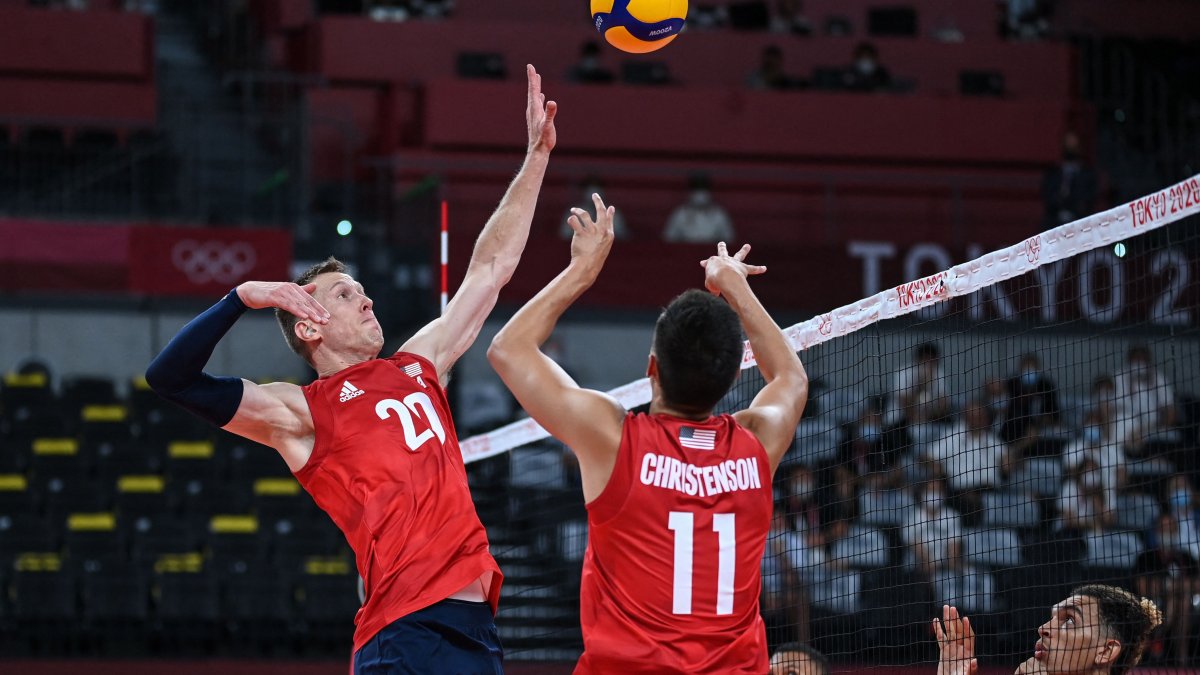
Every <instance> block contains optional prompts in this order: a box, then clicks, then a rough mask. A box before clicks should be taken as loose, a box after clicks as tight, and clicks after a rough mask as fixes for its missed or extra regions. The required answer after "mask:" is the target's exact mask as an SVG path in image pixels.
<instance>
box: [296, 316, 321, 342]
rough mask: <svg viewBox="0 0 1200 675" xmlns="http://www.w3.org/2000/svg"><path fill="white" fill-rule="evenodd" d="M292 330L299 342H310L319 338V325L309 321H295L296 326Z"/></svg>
mask: <svg viewBox="0 0 1200 675" xmlns="http://www.w3.org/2000/svg"><path fill="white" fill-rule="evenodd" d="M292 330H294V331H295V332H296V337H298V338H300V341H301V342H309V343H312V342H316V341H317V340H319V339H321V329H320V327H319V326H317V325H316V324H314V323H312V322H310V321H297V322H296V327H295V328H293V329H292Z"/></svg>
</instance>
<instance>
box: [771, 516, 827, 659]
mask: <svg viewBox="0 0 1200 675" xmlns="http://www.w3.org/2000/svg"><path fill="white" fill-rule="evenodd" d="M794 522H795V519H794V518H793V514H792V513H790V507H789V503H788V500H786V499H780V500H776V501H775V512H774V517H773V518H772V520H771V529H770V531H769V532H768V534H767V545H766V548H765V550H764V551H763V559H762V601H761V605H762V612H763V619H764V622H765V623H766V624H767V631H768V633H769V634H772V635H778V634H781V633H784V634H787V635H786V638H785V639H808V622H809V597H810V595H809V592H808V587H809V585H810V584H811V583H813V580H814V578H815V575H816V574H818V572H819V570H820V569H821V568H822V567H823V566H824V564H825V562H826V560H825V542H824V539H823V538H822V536H821V531H820V528H817V529H815V530H814V531H809V532H798V531H797V530H795V529H794V528H793V527H792V525H793V523H794Z"/></svg>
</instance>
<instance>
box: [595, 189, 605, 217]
mask: <svg viewBox="0 0 1200 675" xmlns="http://www.w3.org/2000/svg"><path fill="white" fill-rule="evenodd" d="M592 203H593V204H595V205H596V213H604V212H605V211H607V210H608V207H607V206H605V205H604V199H603V198H601V197H600V193H599V192H593V193H592Z"/></svg>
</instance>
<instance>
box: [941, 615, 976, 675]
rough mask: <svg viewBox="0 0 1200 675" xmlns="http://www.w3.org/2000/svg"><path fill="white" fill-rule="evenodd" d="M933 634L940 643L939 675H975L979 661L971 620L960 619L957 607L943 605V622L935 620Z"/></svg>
mask: <svg viewBox="0 0 1200 675" xmlns="http://www.w3.org/2000/svg"><path fill="white" fill-rule="evenodd" d="M933 634H934V636H935V637H937V641H938V667H937V675H975V673H976V672H977V671H978V670H979V661H978V660H976V658H975V630H974V629H972V628H971V620H970V619H968V618H967V617H965V616H963V617H960V616H959V614H958V608H957V607H953V606H951V605H942V618H941V620H940V621H939V620H938V619H936V618H935V619H934V620H933Z"/></svg>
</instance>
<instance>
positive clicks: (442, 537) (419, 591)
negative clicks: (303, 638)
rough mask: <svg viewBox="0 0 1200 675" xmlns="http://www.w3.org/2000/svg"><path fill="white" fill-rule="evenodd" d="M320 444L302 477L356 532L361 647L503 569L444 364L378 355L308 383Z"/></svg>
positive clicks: (496, 589)
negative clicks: (461, 441)
mask: <svg viewBox="0 0 1200 675" xmlns="http://www.w3.org/2000/svg"><path fill="white" fill-rule="evenodd" d="M304 397H305V399H307V401H308V409H309V411H310V412H311V413H312V418H313V427H314V429H315V431H316V439H315V441H314V443H313V451H312V456H310V457H309V459H308V463H307V464H305V465H304V467H303V468H302V469H300V471H298V472H296V479H297V480H299V481H300V484H301V485H303V486H304V489H305V490H308V492H309V493H310V494H311V495H312V496H313V499H314V500H315V501H316V503H317V505H318V506H320V507H321V508H322V509H323V510H324V511H325V512H326V513H328V514H329V516H330V517H331V518H333V522H335V523H337V526H338V527H339V528H340V529H341V530H342V532H343V533H344V534H345V535H346V540H347V541H349V542H350V547H351V548H352V549H354V556H355V559H356V561H357V564H358V573H359V575H361V576H362V578H363V584H364V585H365V588H366V598H367V599H366V602H365V603H363V606H362V608H361V609H359V610H358V615H357V616H355V617H354V623H355V626H356V628H355V631H354V650H355V651H358V649H360V648H361V647H362V646H363V645H364V644H366V643H367V641H369V640H370V639H371V638H372V637H373V636H374V635H375V634H376V633H378V632H379V631H380V629H382V628H383V627H384V626H387V625H388V624H389V623H391V622H393V621H395V620H396V619H399V618H400V617H402V616H405V615H406V614H410V613H412V612H415V611H417V610H419V609H422V608H424V607H428V606H429V605H432V604H434V603H436V602H440V601H442V600H444V599H446V598H447V597H448V596H450V595H451V594H453V593H455V592H457V591H459V590H461V589H462V588H464V587H465V586H467V585H468V584H470V583H471V582H472V581H473V580H475V579H478V578H479V577H480V575H482V574H484V573H485V572H493V573H494V576H493V578H492V584H491V588H490V590H489V591H488V593H489V597H488V601H489V603H490V604H491V606H492V611H493V612H495V611H496V605H497V601H498V600H499V598H500V583H501V580H502V577H501V574H500V568H499V567H498V566H497V565H496V561H495V559H493V558H492V555H491V553H489V552H488V540H487V533H486V531H484V529H483V524H482V523H480V522H479V516H478V515H477V514H476V513H475V505H474V503H473V502H472V501H471V493H470V490H469V489H468V488H467V473H466V469H465V468H464V466H463V461H462V452H461V451H460V450H459V447H458V437H457V435H456V433H455V431H454V423H453V421H452V420H451V419H450V405H449V403H447V401H446V394H445V392H444V391H442V388H441V386H439V385H438V376H437V372H436V371H435V370H434V367H433V364H431V363H430V362H429V361H427V360H425V359H423V358H421V357H419V356H416V355H414V354H406V353H397V354H395V355H394V356H392V357H391V358H387V359H373V360H371V361H366V362H364V363H360V364H357V365H354V366H350V367H349V368H345V369H343V370H340V371H338V372H337V373H336V374H334V375H330V376H328V377H323V378H321V379H319V380H317V381H316V382H313V383H312V384H310V385H308V386H306V387H304Z"/></svg>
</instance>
